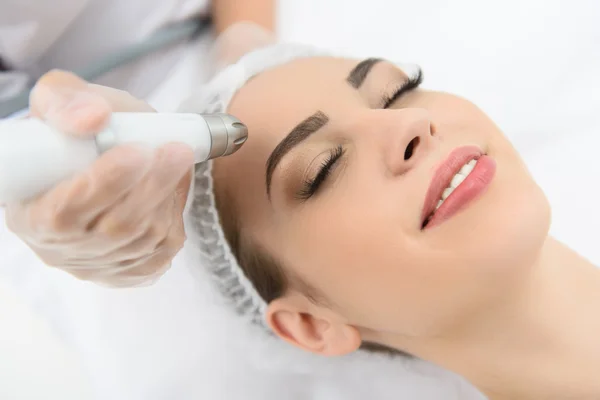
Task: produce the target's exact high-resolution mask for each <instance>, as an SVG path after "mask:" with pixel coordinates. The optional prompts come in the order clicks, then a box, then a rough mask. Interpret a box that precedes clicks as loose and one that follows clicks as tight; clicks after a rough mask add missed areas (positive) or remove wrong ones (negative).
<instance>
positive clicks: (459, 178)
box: [450, 174, 467, 188]
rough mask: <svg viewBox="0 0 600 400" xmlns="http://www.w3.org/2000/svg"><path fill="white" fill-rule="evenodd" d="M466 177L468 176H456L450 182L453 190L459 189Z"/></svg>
mask: <svg viewBox="0 0 600 400" xmlns="http://www.w3.org/2000/svg"><path fill="white" fill-rule="evenodd" d="M466 177H467V175H463V174H456V175H454V178H452V180H451V181H450V186H452V187H453V188H455V187H457V186H458V185H460V184H461V183H462V182H463V181H464V180H465V178H466Z"/></svg>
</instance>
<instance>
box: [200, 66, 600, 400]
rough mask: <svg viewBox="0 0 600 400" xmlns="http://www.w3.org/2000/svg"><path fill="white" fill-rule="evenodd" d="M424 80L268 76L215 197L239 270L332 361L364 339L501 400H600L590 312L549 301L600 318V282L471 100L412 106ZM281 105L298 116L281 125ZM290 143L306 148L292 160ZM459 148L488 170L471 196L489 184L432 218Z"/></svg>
mask: <svg viewBox="0 0 600 400" xmlns="http://www.w3.org/2000/svg"><path fill="white" fill-rule="evenodd" d="M357 67H358V69H357ZM352 71H354V72H352ZM410 77H412V78H413V79H410ZM416 77H418V74H417V75H412V74H408V75H407V74H403V73H402V70H400V69H397V68H394V67H393V66H392V65H390V64H388V63H386V62H384V61H379V60H367V61H366V62H364V63H359V62H358V61H357V60H349V59H332V58H327V57H313V58H310V57H308V58H305V59H298V60H293V61H290V62H286V63H281V65H277V66H274V67H273V68H272V69H269V70H265V71H264V72H262V73H261V74H258V75H257V76H255V77H254V79H252V80H250V81H248V83H246V84H245V85H244V86H243V87H242V88H241V89H240V90H239V91H238V92H237V93H236V95H235V96H234V98H233V101H232V102H231V104H230V105H229V107H228V108H227V110H228V112H231V113H234V114H236V115H239V116H240V117H241V118H242V119H243V120H244V121H245V122H246V123H247V124H248V125H249V126H250V129H251V131H253V132H260V135H256V134H255V135H254V136H253V139H252V140H251V141H249V142H248V143H247V144H246V145H245V146H244V148H243V149H242V150H243V152H242V151H240V152H239V154H237V155H236V157H238V158H237V159H236V158H235V157H230V158H229V159H223V160H220V161H219V162H218V163H216V165H215V171H214V173H215V177H216V179H215V185H216V192H215V195H216V198H217V202H218V204H219V206H220V210H221V219H222V220H223V225H224V228H225V231H226V232H227V234H228V235H227V236H228V238H229V242H230V243H231V245H232V247H233V249H234V251H236V252H237V255H238V257H239V260H240V264H241V267H242V268H244V269H245V273H246V274H247V276H249V277H250V280H251V281H252V283H253V284H254V285H255V286H256V291H257V292H258V294H259V295H260V296H261V299H262V301H263V302H264V303H269V304H268V306H267V307H264V308H265V309H266V310H265V311H266V312H265V314H264V317H266V321H267V322H268V324H269V325H270V327H271V328H272V329H273V331H274V332H275V333H277V334H278V335H279V336H281V337H282V338H283V339H285V340H287V341H290V342H292V343H293V344H295V345H298V346H299V347H302V348H304V349H307V350H310V351H313V352H318V353H321V354H328V355H339V354H346V353H349V352H352V351H354V350H356V349H357V348H358V347H359V345H360V344H361V342H362V341H367V342H372V343H375V344H379V345H383V346H386V347H389V348H393V349H397V350H400V351H403V352H407V353H410V354H413V355H414V356H417V357H421V358H425V359H428V360H430V361H433V362H436V363H439V364H442V365H443V366H445V367H447V368H450V369H453V370H455V371H457V372H459V373H461V374H464V375H465V376H467V378H469V379H470V380H471V381H472V382H473V383H475V384H476V385H478V386H479V387H480V388H481V389H483V390H484V391H485V392H487V393H488V394H489V395H490V396H491V397H492V398H503V397H508V398H544V397H547V394H548V393H551V394H552V395H554V394H557V396H558V398H564V397H566V396H571V397H575V398H586V397H587V398H593V397H595V396H596V393H597V392H596V391H595V390H596V389H595V388H593V387H590V386H593V385H592V383H593V382H594V380H593V376H592V377H588V376H585V372H586V371H590V370H591V371H593V370H595V368H593V367H594V364H593V362H594V360H595V359H597V358H595V357H593V354H592V353H593V351H590V349H592V350H593V347H592V346H591V344H593V343H592V342H591V340H592V339H594V338H595V335H592V334H591V333H594V332H593V330H592V329H588V330H586V331H584V330H583V329H575V328H574V327H576V326H577V324H581V323H582V322H581V321H583V322H586V323H589V318H585V315H583V316H582V313H583V312H585V311H587V310H584V309H581V308H580V309H575V307H569V304H567V305H565V304H554V303H553V302H552V300H556V299H557V296H555V295H552V292H554V291H555V290H560V291H562V292H564V293H567V296H569V298H570V299H573V300H574V302H575V301H577V299H581V297H579V296H583V297H585V301H583V300H580V301H579V302H578V303H579V304H585V305H586V306H587V307H589V308H590V309H591V310H592V311H593V310H597V305H595V304H594V301H595V300H594V299H593V297H595V296H594V294H595V293H597V291H594V290H593V289H595V287H596V282H597V279H598V278H597V276H596V274H597V273H596V272H595V270H594V269H593V268H592V267H591V265H589V263H587V262H585V261H583V260H581V259H579V258H578V257H577V256H575V255H573V254H572V253H570V252H569V251H568V250H565V249H564V248H562V247H561V246H560V245H559V244H557V243H556V242H554V241H553V240H552V239H549V238H548V237H547V227H548V208H547V205H546V201H545V199H544V196H543V195H542V194H541V192H540V191H539V189H538V188H537V186H536V185H535V184H534V183H533V182H532V181H531V180H530V179H529V177H528V175H527V173H526V172H525V169H524V168H523V166H522V163H521V162H520V160H519V158H518V157H517V155H516V154H515V153H514V151H513V150H512V147H511V146H510V145H509V144H508V142H507V141H506V140H505V139H504V138H503V136H502V135H501V133H500V131H499V130H498V129H497V128H496V127H495V126H494V125H493V124H492V123H491V122H490V121H489V120H488V119H487V117H485V116H484V115H483V114H482V113H481V112H480V111H479V110H477V109H476V108H475V107H474V106H473V105H472V104H470V103H468V102H466V101H464V100H462V99H458V98H456V97H453V96H449V95H445V94H438V93H427V92H419V91H410V90H409V89H411V88H413V89H414V86H415V85H416V84H417V83H418V81H419V80H418V79H415V78H416ZM323 87H326V88H327V91H324V90H323ZM399 88H402V89H403V90H402V91H398V89H399ZM388 89H389V90H390V91H388ZM401 92H403V93H401ZM401 94H404V96H400V95H401ZM281 98H286V99H287V100H288V101H289V102H290V104H291V105H290V106H288V107H286V108H285V109H282V108H280V107H278V110H281V111H280V114H279V115H274V113H272V112H271V110H272V109H273V108H274V107H275V106H276V105H278V104H280V103H279V102H280V101H281ZM386 103H389V104H386ZM384 105H387V106H388V108H389V109H379V108H381V107H383V106H384ZM318 111H320V113H319V112H318ZM308 116H312V118H311V119H310V120H309V121H308V122H310V123H309V124H304V125H303V126H301V127H300V128H298V129H295V127H296V126H297V125H298V124H299V123H300V122H302V121H306V119H307V117H308ZM400 117H402V118H400ZM317 128H319V129H318V130H317ZM329 129H332V130H329ZM310 131H314V132H310ZM290 132H294V135H292V137H293V138H295V139H296V140H295V141H294V143H295V144H296V146H294V147H295V148H293V149H290V148H289V146H288V150H289V151H287V152H285V153H286V154H284V152H283V150H282V149H285V147H286V146H284V145H280V143H283V142H282V140H283V137H287V134H288V133H290ZM301 133H302V134H301ZM309 133H310V136H308V134H309ZM363 133H367V134H368V135H369V136H368V137H365V136H364V134H363ZM288 143H289V141H288ZM465 145H469V146H473V145H475V147H476V148H477V149H473V147H464V146H465ZM340 146H341V148H340ZM276 149H277V151H276ZM456 149H458V151H459V153H460V154H462V155H461V157H462V156H464V155H465V154H467V155H468V157H474V158H477V159H478V162H477V164H478V166H477V167H475V168H474V169H473V170H472V171H468V169H467V170H464V171H463V175H465V176H466V175H467V173H469V172H470V173H471V174H475V175H473V176H472V177H470V178H464V181H463V184H464V185H469V182H470V180H469V179H471V180H472V179H473V177H475V178H477V176H479V178H478V179H482V177H484V178H485V179H483V180H484V183H485V184H473V186H469V187H467V189H470V190H466V191H465V187H463V188H462V189H460V188H457V189H456V193H455V194H454V196H453V197H454V199H453V197H450V196H451V195H449V196H448V198H447V200H446V201H445V202H444V203H445V205H444V203H443V204H442V205H441V206H440V208H439V210H438V211H437V216H436V214H435V213H434V214H433V215H432V218H429V217H430V214H431V213H430V211H432V210H433V209H435V206H437V202H434V201H431V202H430V201H427V202H426V201H425V199H426V198H427V197H428V196H427V193H429V187H432V186H434V187H435V189H436V190H433V191H432V192H438V191H439V192H440V193H442V194H443V192H442V190H441V189H443V188H444V185H438V184H437V183H436V184H435V185H431V184H430V183H431V182H433V181H436V182H438V181H437V180H434V179H433V176H434V175H436V176H438V175H445V174H439V172H438V171H439V169H438V168H435V167H437V166H438V165H445V164H443V163H444V161H445V160H447V159H448V158H447V157H448V155H449V154H451V152H453V151H455V150H456ZM484 153H485V154H486V156H483V154H484ZM272 154H275V155H272ZM454 154H457V153H454ZM267 161H270V162H269V163H267ZM463 161H465V163H468V162H467V161H466V159H465V160H463ZM265 164H267V165H271V167H270V168H265ZM482 165H483V167H486V168H485V173H483V174H482V175H477V174H479V173H481V168H482ZM494 165H495V167H494ZM461 169H462V167H461ZM205 172H207V171H206V170H204V169H203V168H199V170H198V171H197V177H199V179H198V181H197V182H196V183H197V186H196V188H195V193H196V196H195V204H192V210H193V211H196V217H197V218H201V217H202V216H203V215H202V214H203V213H202V204H203V202H205V201H206V199H207V195H208V199H210V191H206V192H205V191H203V189H205V187H203V186H202V183H207V182H209V183H210V180H205V179H202V176H203V175H202V174H204V173H205ZM452 172H454V171H452ZM509 174H510V175H509ZM269 178H270V179H269ZM332 178H333V179H332ZM444 179H446V177H444ZM444 179H441V178H440V181H444ZM458 179H459V180H460V179H462V178H458ZM451 181H452V179H448V180H447V182H451ZM198 183H200V185H198ZM456 186H457V187H458V186H459V185H456ZM207 187H208V188H210V184H209V185H208V186H207ZM475 189H476V190H475ZM473 190H474V192H473ZM337 191H339V192H337ZM466 192H468V193H471V194H472V195H473V196H471V195H469V196H466V195H464V193H466ZM461 193H463V194H461ZM474 195H476V196H474ZM461 197H462V198H463V200H462V201H457V200H456V198H461ZM433 198H434V200H437V196H435V197H433ZM497 199H500V200H501V201H502V203H503V204H499V202H497V201H496V200H497ZM466 200H469V202H467V201H466ZM523 200H527V201H523ZM355 201H356V203H355ZM359 201H360V202H359ZM425 203H427V207H425V206H424V204H425ZM332 204H334V205H335V207H333V206H332ZM365 204H367V206H364V205H365ZM205 206H206V207H205V208H204V209H205V210H206V211H208V212H210V210H211V209H212V204H210V202H209V204H205ZM458 206H462V208H460V209H459V207H458ZM443 207H445V208H443ZM455 207H456V208H455ZM423 210H426V212H423ZM482 210H484V211H482ZM506 210H510V211H508V212H507V211H506ZM485 211H487V212H485ZM503 213H504V214H503ZM506 213H508V214H506ZM490 214H491V215H490ZM332 215H333V216H334V217H335V219H334V220H333V221H326V219H328V218H329V217H330V216H332ZM507 216H508V217H510V218H507ZM213 217H214V215H213ZM484 218H485V219H484ZM201 222H202V221H201ZM204 222H209V221H204ZM212 222H214V221H212ZM201 225H202V224H201ZM204 226H210V225H209V224H208V225H204ZM357 227H359V228H360V229H364V231H363V232H364V233H362V232H359V231H358V229H357ZM365 227H366V228H367V229H368V230H367V229H365ZM219 229H220V228H218V227H217V232H220V230H219ZM473 230H475V232H474V233H473V232H472V231H473ZM487 232H489V233H490V234H489V236H491V234H493V235H494V242H492V241H491V240H490V238H489V236H488V237H484V236H485V234H486V233H487ZM203 233H205V232H203ZM515 236H516V237H515ZM205 237H206V236H205ZM458 239H460V240H458ZM324 244H325V246H324ZM348 244H349V245H350V246H346V245H348ZM213 247H214V242H213V243H211V245H210V246H208V247H207V248H213ZM348 247H349V250H348ZM207 248H205V251H206V249H207ZM354 249H357V250H354ZM358 249H360V250H358ZM208 251H212V250H210V249H209V250H208ZM223 252H224V253H223V254H225V255H226V252H227V247H225V248H224V249H223ZM213 255H214V253H213ZM225 258H227V257H225ZM255 260H257V261H259V262H258V263H254V264H253V261H255ZM537 260H539V261H540V262H536V261H537ZM547 260H551V261H555V263H554V264H553V263H549V262H547ZM229 261H231V260H229ZM556 261H563V262H569V263H571V268H569V270H567V271H565V269H564V268H561V266H563V265H564V264H561V263H558V262H556ZM231 267H232V268H234V267H237V265H235V263H232V265H231ZM254 267H257V268H254ZM253 268H254V269H253ZM258 268H260V269H258ZM367 268H368V269H367ZM231 271H233V273H234V274H236V272H235V270H233V269H231ZM342 271H343V272H342ZM569 273H571V274H572V275H571V276H569ZM257 275H259V276H257ZM260 275H263V276H260ZM221 277H223V276H221ZM236 277H237V278H240V279H242V278H243V276H242V275H240V274H237V275H236ZM548 282H550V284H547V283H548ZM570 282H576V283H577V286H576V287H574V285H571V284H570ZM582 282H585V283H582ZM554 284H560V286H559V287H558V288H553V287H551V285H554ZM574 288H575V289H577V290H576V291H575V290H573V289H574ZM587 288H589V289H590V290H589V291H588V290H587ZM245 289H247V291H248V292H249V293H248V296H249V297H248V298H249V299H250V300H251V302H253V301H256V303H255V304H254V305H255V306H256V307H254V305H251V307H249V308H248V309H251V310H253V309H254V308H255V309H256V310H257V311H258V312H261V311H262V310H263V307H262V304H261V303H260V300H261V299H257V298H256V297H255V296H254V294H253V293H252V288H250V287H245ZM399 289H400V290H399ZM567 290H568V292H566V291H567ZM548 294H549V295H548ZM408 303H410V304H409V305H408V306H407V304H408ZM240 305H241V306H244V305H246V304H245V303H240ZM373 310H377V312H374V311H373ZM525 311H529V313H527V314H526V313H525ZM546 311H551V312H552V314H551V315H549V316H548V315H547V314H546V313H545V312H546ZM590 315H591V313H590ZM507 316H508V317H507ZM509 317H510V318H509ZM554 317H558V318H556V319H555V318H554ZM565 321H569V322H567V323H565ZM571 322H572V323H571ZM565 325H570V326H569V328H570V329H569V330H561V329H559V328H560V327H564V326H565ZM523 326H525V327H526V328H527V330H525V329H523ZM588 327H589V326H588ZM586 328H587V327H586ZM573 333H575V334H577V336H578V337H575V338H574V337H572V336H569V335H572V334H573ZM550 334H552V335H550ZM586 334H590V336H589V337H586ZM540 338H544V341H542V340H540ZM505 343H508V345H507V344H505ZM556 343H559V344H561V346H558V345H555V344H556ZM573 344H579V345H580V346H581V349H582V350H583V351H580V350H579V349H576V348H575V347H576V346H573ZM476 345H477V347H475V346H476ZM536 345H537V347H536ZM564 354H566V355H567V357H562V356H563V355H564ZM534 356H537V357H544V358H543V359H541V358H536V357H534ZM518 357H522V358H518ZM499 360H500V361H499ZM526 362H529V363H531V364H526V365H523V364H525V363H526ZM557 365H558V366H561V367H564V368H565V371H563V370H557V369H555V368H554V367H555V366H557ZM573 365H574V366H576V368H573ZM582 365H585V366H586V368H585V369H584V368H581V369H579V367H581V366H582ZM540 366H542V367H546V368H540ZM525 373H529V375H525ZM567 373H568V374H570V375H568V374H567ZM559 378H560V379H559ZM561 379H565V380H564V381H561ZM551 383H556V386H552V385H551ZM573 383H577V384H573ZM580 383H583V384H580ZM571 384H573V385H572V386H573V387H575V388H578V389H581V390H582V391H581V392H573V391H570V389H572V387H571ZM546 390H547V392H545V391H546ZM588 390H589V391H588Z"/></svg>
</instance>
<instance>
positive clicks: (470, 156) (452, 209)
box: [421, 146, 496, 229]
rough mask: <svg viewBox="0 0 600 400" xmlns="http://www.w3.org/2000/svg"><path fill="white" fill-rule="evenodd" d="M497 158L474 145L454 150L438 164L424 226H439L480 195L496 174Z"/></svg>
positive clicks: (425, 211)
mask: <svg viewBox="0 0 600 400" xmlns="http://www.w3.org/2000/svg"><path fill="white" fill-rule="evenodd" d="M495 166H496V164H495V161H494V160H493V159H491V158H490V157H488V156H487V155H486V154H484V153H483V151H481V149H479V148H478V147H475V146H464V147H460V148H457V149H455V150H454V151H453V152H452V153H451V154H450V155H449V156H448V158H447V159H446V160H444V162H443V163H442V164H441V165H440V166H439V167H438V169H437V170H436V172H435V175H434V177H433V179H432V181H431V184H430V186H429V190H428V192H427V196H426V199H425V203H424V206H423V212H422V219H421V229H425V228H431V227H432V226H433V225H437V224H439V223H441V222H443V221H445V220H447V219H448V218H450V217H451V216H452V215H454V214H455V213H457V212H458V211H459V210H461V209H462V208H464V207H465V206H466V205H467V204H468V203H469V202H470V201H472V200H473V199H474V198H476V197H478V196H479V195H480V194H481V193H483V191H484V190H485V189H486V188H487V187H488V186H489V183H490V182H491V181H492V178H493V176H494V174H495Z"/></svg>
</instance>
